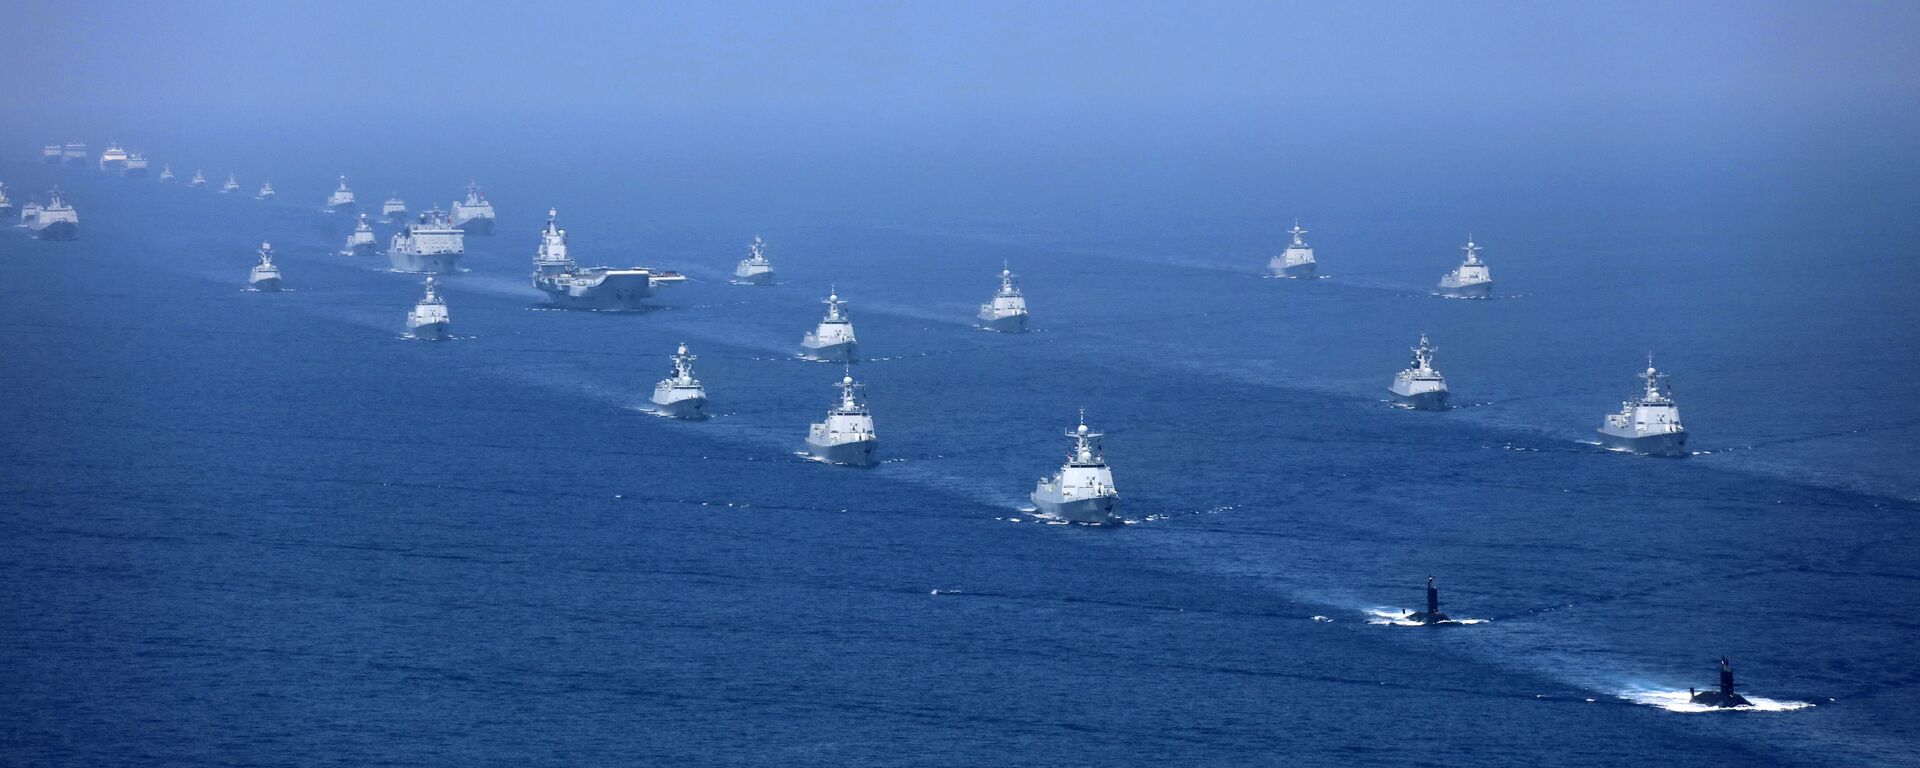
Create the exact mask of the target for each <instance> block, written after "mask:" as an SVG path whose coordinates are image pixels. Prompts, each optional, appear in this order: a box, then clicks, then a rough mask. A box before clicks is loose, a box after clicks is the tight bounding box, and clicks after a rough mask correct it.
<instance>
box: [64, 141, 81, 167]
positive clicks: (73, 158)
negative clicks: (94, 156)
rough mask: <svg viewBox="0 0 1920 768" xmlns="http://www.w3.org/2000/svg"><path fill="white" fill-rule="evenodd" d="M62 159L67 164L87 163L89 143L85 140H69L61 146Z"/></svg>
mask: <svg viewBox="0 0 1920 768" xmlns="http://www.w3.org/2000/svg"><path fill="white" fill-rule="evenodd" d="M60 159H61V160H62V161H65V162H66V164H67V165H86V164H87V144H86V142H83V141H69V142H67V145H66V146H64V147H61V148H60Z"/></svg>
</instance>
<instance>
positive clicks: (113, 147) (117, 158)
mask: <svg viewBox="0 0 1920 768" xmlns="http://www.w3.org/2000/svg"><path fill="white" fill-rule="evenodd" d="M126 167H127V151H126V150H125V149H121V148H120V145H119V144H112V143H109V144H108V145H107V149H106V151H104V152H101V153H100V170H103V171H119V170H125V169H126Z"/></svg>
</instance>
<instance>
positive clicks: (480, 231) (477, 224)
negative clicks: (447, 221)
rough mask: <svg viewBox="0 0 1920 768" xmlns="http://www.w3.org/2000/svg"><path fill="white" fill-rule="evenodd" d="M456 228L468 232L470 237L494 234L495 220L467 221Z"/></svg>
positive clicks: (456, 225)
mask: <svg viewBox="0 0 1920 768" xmlns="http://www.w3.org/2000/svg"><path fill="white" fill-rule="evenodd" d="M454 226H455V227H458V228H460V229H463V230H466V232H467V234H469V235H491V234H493V219H491V218H478V219H467V220H466V221H463V222H461V223H459V224H455V225H454Z"/></svg>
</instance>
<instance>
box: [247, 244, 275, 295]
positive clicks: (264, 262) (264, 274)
mask: <svg viewBox="0 0 1920 768" xmlns="http://www.w3.org/2000/svg"><path fill="white" fill-rule="evenodd" d="M247 287H248V288H251V289H253V290H256V291H278V290H280V268H279V267H276V266H274V265H273V244H272V243H261V244H260V263H259V264H255V265H253V271H252V272H251V273H249V274H248V275H247Z"/></svg>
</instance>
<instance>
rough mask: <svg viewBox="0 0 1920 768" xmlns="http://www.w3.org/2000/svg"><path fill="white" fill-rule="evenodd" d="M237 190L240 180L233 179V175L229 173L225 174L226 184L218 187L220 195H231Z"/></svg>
mask: <svg viewBox="0 0 1920 768" xmlns="http://www.w3.org/2000/svg"><path fill="white" fill-rule="evenodd" d="M239 190H240V180H239V179H236V178H234V177H233V174H231V173H229V174H227V182H226V183H225V184H221V185H220V193H221V194H231V193H233V192H237V191H239Z"/></svg>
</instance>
